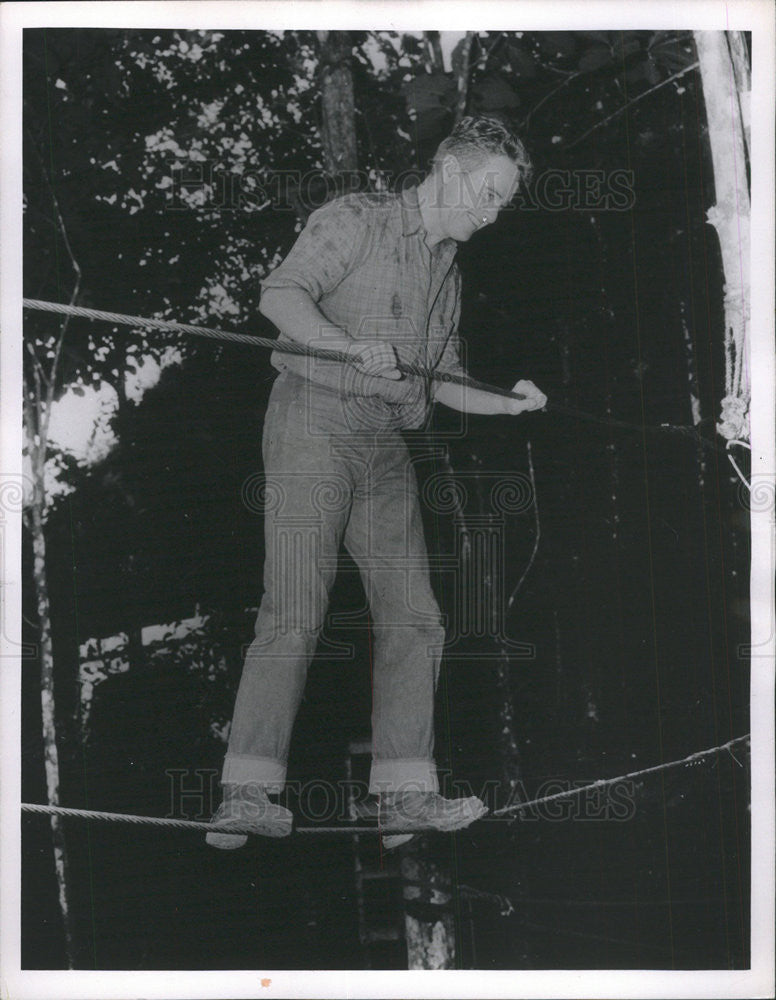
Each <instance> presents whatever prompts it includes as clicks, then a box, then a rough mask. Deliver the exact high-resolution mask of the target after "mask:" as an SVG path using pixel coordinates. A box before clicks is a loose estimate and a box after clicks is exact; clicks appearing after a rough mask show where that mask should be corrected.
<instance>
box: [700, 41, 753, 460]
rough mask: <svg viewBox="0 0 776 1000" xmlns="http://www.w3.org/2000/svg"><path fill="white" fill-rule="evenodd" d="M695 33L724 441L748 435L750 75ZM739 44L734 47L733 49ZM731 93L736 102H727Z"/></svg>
mask: <svg viewBox="0 0 776 1000" xmlns="http://www.w3.org/2000/svg"><path fill="white" fill-rule="evenodd" d="M693 34H694V38H695V45H696V48H697V50H698V61H699V63H700V72H701V79H702V81H703V100H704V103H705V105H706V119H707V121H708V126H709V143H710V146H711V159H712V163H713V166H714V187H715V196H716V204H715V205H712V207H711V208H710V209H709V210H708V212H707V213H706V216H707V219H708V221H709V222H710V223H711V225H712V226H714V228H715V229H716V231H717V236H718V237H719V245H720V250H721V254H722V268H723V273H724V281H725V286H724V287H725V298H724V308H725V361H726V376H725V398H724V399H723V400H722V414H721V419H720V421H719V423H718V424H717V430H718V431H719V433H720V434H721V435H722V436H723V437H725V438H727V439H728V440H730V439H733V438H745V439H746V438H748V437H749V412H748V411H749V372H748V360H749V344H748V341H749V331H748V327H749V308H750V289H749V281H750V278H749V273H750V271H749V250H750V237H749V217H750V208H749V188H748V185H747V180H746V154H745V134H744V121H743V120H742V114H741V108H742V107H746V106H748V100H749V95H748V94H742V93H740V92H739V91H738V85H744V86H745V85H746V83H747V79H748V73H744V72H743V69H742V67H741V66H740V65H739V66H738V72H736V69H735V67H734V65H733V60H732V59H731V49H730V48H728V41H727V37H726V35H725V34H724V33H723V32H720V31H696V32H694V33H693ZM740 48H741V46H740V45H738V44H736V45H734V49H735V51H736V52H740ZM738 62H740V59H737V64H738ZM734 94H737V95H738V98H739V99H738V100H731V95H734Z"/></svg>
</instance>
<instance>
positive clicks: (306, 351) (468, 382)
mask: <svg viewBox="0 0 776 1000" xmlns="http://www.w3.org/2000/svg"><path fill="white" fill-rule="evenodd" d="M22 306H23V307H24V308H25V309H33V310H37V311H40V312H49V313H57V314H59V315H62V316H80V317H81V318H83V319H89V320H99V321H102V322H105V323H113V324H116V325H119V326H133V327H140V328H147V329H152V330H165V331H167V332H168V333H187V334H191V335H193V336H195V337H205V338H207V339H210V340H218V341H223V342H226V343H233V344H246V345H248V346H250V347H264V348H268V349H269V350H271V351H278V352H279V353H281V354H296V355H302V356H305V357H312V358H317V359H319V360H321V361H336V362H339V363H341V364H349V365H354V359H353V357H352V356H351V355H349V354H347V353H346V352H345V351H336V350H329V349H324V348H312V347H309V346H307V345H306V344H301V343H297V342H295V341H293V340H286V339H275V338H271V337H256V336H253V335H251V334H247V333H234V332H232V331H231V330H222V329H220V328H218V327H212V326H195V325H194V324H192V323H178V322H175V321H173V320H165V319H151V318H149V317H147V316H131V315H127V314H126V313H117V312H108V311H106V310H104V309H91V308H88V307H86V306H73V305H66V304H65V303H62V302H46V301H43V300H41V299H22ZM396 367H397V368H398V369H399V371H400V372H402V373H403V374H405V375H417V376H420V377H422V378H427V379H432V380H433V381H435V382H447V383H451V384H454V385H462V386H465V387H467V388H470V389H480V390H482V391H483V392H489V393H491V394H493V395H496V396H505V397H507V398H508V399H521V400H522V399H525V396H522V395H521V394H520V393H516V392H511V391H510V390H509V389H502V388H501V387H500V386H497V385H491V384H490V383H489V382H481V381H480V380H479V379H475V378H472V377H471V376H470V375H465V376H464V375H455V374H453V373H452V372H442V371H436V370H432V369H428V368H425V367H423V366H422V365H412V364H407V363H405V362H403V361H399V362H397V365H396ZM545 410H548V411H550V412H553V413H559V414H563V415H565V416H569V417H575V418H577V419H579V420H586V421H588V422H591V423H596V424H602V425H604V426H606V427H609V428H615V427H618V428H621V429H623V430H636V431H649V432H652V433H664V432H666V431H668V432H675V433H678V434H682V435H684V436H685V437H689V438H692V439H693V440H694V441H695V442H696V443H698V444H701V445H702V446H704V447H706V448H710V449H711V450H713V451H717V452H719V451H720V450H721V449H720V448H719V447H718V446H717V444H716V442H714V441H711V440H709V439H708V438H706V437H704V436H703V435H702V434H701V433H700V431H699V430H698V427H696V426H695V425H690V424H686V425H685V424H671V423H662V424H635V423H629V422H628V421H626V420H615V419H613V418H611V417H599V416H596V415H595V414H592V413H586V412H585V411H584V410H578V409H576V408H575V407H572V406H565V405H563V404H560V403H552V402H550V403H547V405H546V407H545Z"/></svg>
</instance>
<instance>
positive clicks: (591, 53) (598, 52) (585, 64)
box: [579, 45, 612, 73]
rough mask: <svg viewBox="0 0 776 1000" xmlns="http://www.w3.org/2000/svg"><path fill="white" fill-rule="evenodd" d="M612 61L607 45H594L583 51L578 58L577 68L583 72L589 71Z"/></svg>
mask: <svg viewBox="0 0 776 1000" xmlns="http://www.w3.org/2000/svg"><path fill="white" fill-rule="evenodd" d="M611 62H612V53H611V50H610V49H609V47H608V46H604V45H594V46H593V47H592V48H589V49H588V50H587V52H583V54H582V56H581V57H580V60H579V68H580V70H582V72H583V73H590V72H592V71H593V70H595V69H600V68H601V67H602V66H606V65H608V64H609V63H611Z"/></svg>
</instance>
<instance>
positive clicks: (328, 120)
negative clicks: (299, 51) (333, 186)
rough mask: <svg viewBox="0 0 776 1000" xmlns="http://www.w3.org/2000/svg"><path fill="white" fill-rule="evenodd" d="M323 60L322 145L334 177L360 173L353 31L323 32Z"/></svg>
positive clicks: (325, 163) (321, 38)
mask: <svg viewBox="0 0 776 1000" xmlns="http://www.w3.org/2000/svg"><path fill="white" fill-rule="evenodd" d="M317 34H318V41H319V43H320V59H321V76H320V89H321V112H322V115H321V141H322V142H323V154H324V166H325V168H326V170H327V171H328V172H329V173H330V174H334V175H337V174H343V173H347V172H348V171H355V170H357V169H358V154H357V150H356V107H355V101H354V98H353V74H352V72H351V69H350V60H351V49H352V43H351V39H350V32H349V31H319V32H318V33H317Z"/></svg>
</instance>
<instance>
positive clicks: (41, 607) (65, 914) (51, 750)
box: [28, 456, 75, 969]
mask: <svg viewBox="0 0 776 1000" xmlns="http://www.w3.org/2000/svg"><path fill="white" fill-rule="evenodd" d="M42 464H43V460H42V459H41V457H40V456H34V457H33V475H34V478H35V487H36V490H35V498H34V500H33V502H32V506H31V508H30V510H29V517H28V524H29V527H30V530H31V533H32V548H33V557H34V561H33V576H34V582H35V596H36V601H37V607H38V627H39V632H40V637H39V643H40V702H41V717H42V724H43V755H44V763H45V769H46V798H47V800H48V803H49V805H52V806H57V805H59V751H58V749H57V731H56V720H55V705H56V702H55V700H54V651H53V644H52V638H51V607H50V602H49V590H48V578H47V573H46V537H45V534H44V529H43V504H44V502H45V500H44V497H45V494H44V493H43V489H42V488H41V487H42V484H43V475H44V469H43V468H41V465H42ZM51 838H52V842H53V848H54V870H55V873H56V880H57V894H58V898H59V908H60V911H61V913H62V923H63V930H64V937H65V955H66V959H67V967H68V968H69V969H73V968H75V928H74V922H73V917H72V913H71V910H70V902H69V893H68V857H67V845H66V843H65V834H64V829H63V824H62V819H61V818H60V817H59V816H52V817H51Z"/></svg>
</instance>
